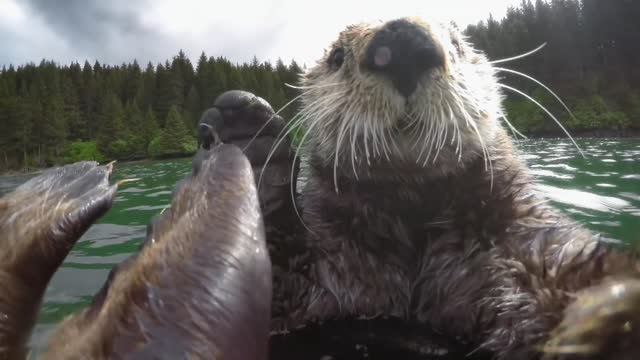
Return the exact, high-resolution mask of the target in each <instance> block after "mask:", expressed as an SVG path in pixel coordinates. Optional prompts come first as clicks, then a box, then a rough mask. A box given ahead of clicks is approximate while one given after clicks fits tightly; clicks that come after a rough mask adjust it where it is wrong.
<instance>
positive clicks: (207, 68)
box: [0, 0, 640, 171]
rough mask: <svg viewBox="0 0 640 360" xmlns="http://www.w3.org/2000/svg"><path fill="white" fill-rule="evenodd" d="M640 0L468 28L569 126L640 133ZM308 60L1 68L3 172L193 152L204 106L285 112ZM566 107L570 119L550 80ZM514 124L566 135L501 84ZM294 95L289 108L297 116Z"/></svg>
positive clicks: (534, 5) (552, 8)
mask: <svg viewBox="0 0 640 360" xmlns="http://www.w3.org/2000/svg"><path fill="white" fill-rule="evenodd" d="M637 19H640V1H635V0H607V1H603V0H551V1H543V0H536V1H531V0H523V1H522V3H521V4H520V5H519V6H517V7H512V8H510V9H508V11H507V14H506V16H505V18H503V19H494V18H491V17H490V18H489V19H488V20H486V21H482V22H480V23H478V24H474V25H470V26H468V27H467V28H466V29H465V30H464V31H465V33H466V35H467V36H468V38H469V40H470V42H472V43H473V44H474V45H475V46H476V47H477V48H478V49H480V50H482V51H484V52H485V53H486V54H487V55H488V56H489V58H490V59H491V60H500V59H506V58H510V57H513V56H516V55H519V54H523V53H526V52H528V51H530V50H532V49H535V48H537V47H538V46H539V45H541V44H543V43H546V46H545V47H544V48H543V49H542V50H540V51H538V52H536V53H534V54H532V55H530V56H527V57H524V58H520V59H517V60H513V61H508V62H504V63H497V64H496V66H497V67H501V68H507V69H509V70H510V71H507V70H500V71H499V74H500V78H501V82H502V83H503V84H505V85H508V86H509V87H512V88H515V89H519V90H520V91H522V92H524V93H526V94H528V95H529V96H531V97H532V98H533V99H535V100H536V101H537V102H538V103H539V104H541V105H543V106H544V107H545V108H547V109H548V110H549V111H550V112H551V113H552V114H554V115H556V116H557V117H558V119H559V120H560V121H561V123H562V124H563V125H564V126H565V127H566V128H567V129H568V130H569V131H570V132H571V133H572V134H573V135H577V136H579V135H585V136H593V135H608V136H624V135H629V134H638V133H640V41H639V40H638V39H640V21H638V20H637ZM302 70H303V69H302V68H301V66H300V65H298V64H297V63H296V62H295V61H292V62H291V63H290V64H285V63H284V62H283V61H281V60H278V61H276V63H275V64H272V63H271V62H268V61H265V62H260V61H259V60H258V59H257V58H254V59H253V61H252V62H250V63H243V64H234V63H232V62H231V61H230V60H228V59H226V58H225V57H223V56H217V57H214V56H210V57H208V56H207V55H206V54H205V53H202V54H201V56H200V57H199V59H198V60H197V63H196V64H193V63H192V62H191V60H190V59H189V57H188V56H187V55H186V54H185V53H184V52H182V51H180V52H179V53H178V54H177V55H176V56H174V57H173V58H172V59H171V60H167V61H165V62H164V63H158V64H153V63H148V64H146V65H142V66H141V65H140V64H139V63H138V62H137V61H135V60H134V61H132V62H130V63H123V64H120V65H109V64H101V63H100V62H98V61H96V62H94V63H89V62H84V64H80V63H72V64H68V65H61V64H58V63H56V62H54V61H51V60H47V59H45V60H42V61H40V62H39V63H37V64H36V63H29V64H20V65H16V64H12V65H5V66H3V67H2V69H1V70H0V171H7V170H28V169H33V168H39V167H45V166H52V165H56V164H61V163H68V162H74V161H78V160H82V159H94V160H98V161H105V160H111V159H122V160H133V159H143V158H151V157H153V158H163V157H174V156H187V155H191V154H193V152H194V151H195V150H196V140H195V128H196V123H197V121H198V119H199V117H200V114H201V113H202V112H203V111H204V110H205V109H207V108H209V107H211V106H212V103H213V101H214V100H215V98H216V97H217V96H218V95H219V94H221V93H222V92H224V91H226V90H230V89H243V90H247V91H251V92H253V93H255V94H257V95H259V96H261V97H263V98H265V99H266V100H267V101H269V102H270V103H271V105H272V106H273V108H274V109H276V110H278V109H280V108H281V107H282V106H283V105H284V104H286V103H287V102H289V101H290V100H292V99H293V98H294V97H295V96H296V95H297V94H298V90H295V89H293V88H290V87H287V86H286V85H285V83H287V84H297V81H298V77H299V74H300V73H301V72H302ZM514 71H515V72H520V73H522V74H525V75H526V76H529V77H531V78H534V79H536V80H538V81H540V82H542V83H544V84H545V85H546V86H548V87H549V88H550V89H552V90H553V91H554V92H555V93H556V94H557V95H559V96H560V98H561V99H562V100H564V101H565V103H566V104H567V105H568V107H569V108H570V109H571V111H572V113H573V114H574V115H575V117H572V116H571V115H570V114H569V112H567V111H566V110H565V109H564V108H563V106H562V105H561V104H560V103H559V101H558V100H557V99H555V98H554V97H553V95H551V94H550V93H549V92H548V91H547V90H546V89H544V87H543V86H541V85H539V84H537V83H536V82H535V81H533V80H531V79H530V78H527V77H526V76H522V75H520V74H517V73H515V72H514ZM505 95H507V98H506V101H505V108H506V110H507V113H508V119H509V121H510V122H511V123H512V124H513V125H514V126H515V127H516V128H517V129H518V130H519V131H520V132H522V133H524V134H527V135H534V136H562V133H561V130H560V128H559V127H558V125H557V124H555V123H554V122H553V120H552V119H551V118H550V117H549V116H548V115H547V114H546V113H545V111H544V110H542V109H541V108H540V107H538V106H537V105H536V104H535V103H534V102H533V101H531V100H530V99H527V98H526V97H525V96H523V95H521V94H518V93H517V92H515V91H511V90H505ZM295 113H296V104H295V103H294V104H293V105H292V106H289V107H288V108H286V109H285V110H284V111H283V112H282V113H281V115H282V116H283V117H284V118H285V119H291V118H292V117H293V116H294V115H295Z"/></svg>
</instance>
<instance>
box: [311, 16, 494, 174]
mask: <svg viewBox="0 0 640 360" xmlns="http://www.w3.org/2000/svg"><path fill="white" fill-rule="evenodd" d="M302 85H303V89H304V91H305V93H304V95H303V97H302V99H303V100H302V102H303V107H302V111H301V116H302V119H303V121H305V123H306V129H307V130H308V134H309V135H308V138H306V139H304V140H305V142H307V141H308V144H310V145H311V149H313V151H312V154H313V156H314V157H315V158H316V159H317V160H320V161H321V162H323V163H324V165H325V166H333V167H334V168H335V169H336V170H335V171H336V172H337V173H338V175H339V176H347V177H351V176H355V177H357V176H361V177H362V176H367V174H369V175H374V174H375V175H374V176H376V177H379V176H380V172H381V171H385V172H389V170H392V169H393V170H395V171H398V170H400V171H411V172H416V171H419V172H422V173H425V174H430V175H434V176H438V175H445V174H451V173H454V172H456V171H457V170H458V169H461V168H464V166H465V164H467V163H468V162H469V161H473V160H474V159H478V158H482V157H483V147H485V146H489V144H491V142H492V139H493V136H494V132H495V129H496V128H497V126H498V118H499V117H500V114H501V111H502V110H501V95H500V91H499V87H498V85H497V80H496V78H495V72H494V69H493V68H492V66H491V64H490V63H489V61H488V60H487V58H486V57H485V56H484V55H482V54H481V53H479V52H478V51H476V50H474V49H473V48H472V47H471V45H470V44H468V43H467V42H466V41H465V39H464V37H463V35H462V34H461V32H460V31H459V30H458V29H457V28H456V27H455V26H454V25H452V24H451V25H442V24H430V23H426V22H424V21H422V20H420V19H414V18H402V19H397V20H393V21H389V22H386V23H377V24H358V25H353V26H349V27H347V28H346V29H345V30H344V31H343V32H342V33H340V35H339V38H338V39H337V40H336V41H335V42H334V43H333V44H332V46H331V48H330V49H328V50H327V51H326V52H325V55H324V57H323V58H322V59H321V60H320V61H318V63H317V64H316V65H315V66H314V67H313V68H311V69H310V70H309V71H308V72H307V73H306V74H304V75H303V79H302Z"/></svg>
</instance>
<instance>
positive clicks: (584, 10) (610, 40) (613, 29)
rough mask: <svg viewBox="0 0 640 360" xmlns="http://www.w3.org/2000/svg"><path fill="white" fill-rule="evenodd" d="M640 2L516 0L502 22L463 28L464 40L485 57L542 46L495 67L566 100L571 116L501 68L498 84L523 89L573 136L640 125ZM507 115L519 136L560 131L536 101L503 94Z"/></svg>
mask: <svg viewBox="0 0 640 360" xmlns="http://www.w3.org/2000/svg"><path fill="white" fill-rule="evenodd" d="M639 18H640V1H637V0H606V1H603V0H552V1H543V0H535V1H531V0H522V2H521V3H520V5H519V6H518V7H515V8H514V7H512V8H510V9H508V11H507V14H506V16H505V18H504V19H502V20H500V21H498V20H496V19H493V18H489V20H488V21H484V22H481V23H479V24H477V25H472V26H469V27H467V29H466V33H467V35H468V36H469V38H470V41H471V42H472V43H473V44H474V45H475V46H476V47H478V48H480V49H482V50H484V51H485V53H487V54H488V55H489V58H490V59H492V60H497V59H504V58H509V57H512V56H515V55H518V54H523V53H526V52H528V51H530V50H532V49H535V48H537V47H538V46H539V45H540V44H542V43H545V42H546V43H547V46H546V47H545V48H544V49H543V50H542V51H540V52H538V53H536V54H534V55H531V56H528V57H525V58H523V59H519V60H516V61H512V62H507V63H502V64H496V66H502V67H506V68H510V69H514V70H518V71H520V72H523V73H525V74H528V75H530V76H532V77H534V78H536V79H538V80H540V81H542V82H543V83H545V84H546V85H548V86H549V87H550V88H551V89H552V90H553V91H554V92H556V93H558V95H559V96H560V97H561V98H562V99H563V100H565V102H567V103H568V105H569V107H570V108H571V109H572V110H573V112H574V114H575V116H576V118H577V120H574V119H572V118H571V117H570V116H569V115H568V114H567V112H566V111H565V110H564V109H563V108H562V107H561V106H560V104H559V103H558V102H557V101H556V100H555V99H554V98H553V97H552V96H551V95H549V94H548V93H546V92H545V91H544V90H543V89H542V88H541V87H540V86H538V85H536V84H534V83H533V82H532V81H530V80H527V79H524V78H522V77H518V76H515V75H510V74H508V73H504V72H503V73H502V74H501V77H502V79H504V81H503V83H505V84H508V85H510V86H512V87H516V88H518V89H521V90H524V91H525V92H526V93H528V94H533V96H534V97H535V98H536V99H537V100H538V101H540V102H541V103H542V104H544V106H545V107H547V108H549V110H551V112H552V113H554V114H556V115H558V117H559V119H560V121H561V122H562V123H563V124H564V125H565V126H567V127H568V128H569V129H571V130H573V131H572V132H573V133H574V134H580V133H581V132H586V133H590V132H593V130H594V129H610V130H611V129H614V130H618V132H621V130H623V129H625V128H626V129H628V128H636V129H639V128H640V21H638V19H639ZM505 93H507V94H509V100H508V101H507V102H506V107H507V111H508V114H509V120H510V121H511V122H512V123H514V125H515V126H516V127H517V128H518V129H519V130H520V131H522V132H525V133H536V132H537V133H559V131H560V129H559V127H558V126H557V125H555V124H554V123H553V122H552V120H550V118H549V117H548V116H547V115H546V114H545V113H544V112H543V111H542V110H541V109H538V108H537V106H536V105H535V104H534V103H533V102H531V101H529V100H526V99H524V98H523V97H521V96H520V95H516V94H513V93H510V92H509V91H508V90H505Z"/></svg>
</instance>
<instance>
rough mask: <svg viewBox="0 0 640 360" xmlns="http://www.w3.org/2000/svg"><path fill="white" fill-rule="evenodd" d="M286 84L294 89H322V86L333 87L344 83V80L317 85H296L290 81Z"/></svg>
mask: <svg viewBox="0 0 640 360" xmlns="http://www.w3.org/2000/svg"><path fill="white" fill-rule="evenodd" d="M284 85H285V86H287V87H290V88H292V89H299V90H307V89H322V88H326V87H331V86H337V85H344V82H337V83H330V84H322V85H315V86H296V85H291V84H288V83H284Z"/></svg>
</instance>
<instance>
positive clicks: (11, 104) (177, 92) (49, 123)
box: [0, 51, 302, 170]
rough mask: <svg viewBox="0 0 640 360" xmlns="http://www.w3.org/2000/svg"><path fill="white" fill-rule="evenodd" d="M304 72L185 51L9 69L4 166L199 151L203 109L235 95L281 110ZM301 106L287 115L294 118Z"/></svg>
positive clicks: (0, 140)
mask: <svg viewBox="0 0 640 360" xmlns="http://www.w3.org/2000/svg"><path fill="white" fill-rule="evenodd" d="M301 71H302V70H301V68H300V67H299V66H298V64H297V63H296V62H295V61H292V63H291V64H289V65H285V64H284V63H283V62H282V61H281V60H278V61H277V62H276V64H275V66H274V65H272V64H271V63H269V62H263V63H260V62H259V61H258V60H257V59H255V58H254V60H253V61H252V62H251V63H249V64H246V63H245V64H240V65H236V64H233V63H231V62H230V61H229V60H227V59H225V58H223V57H217V58H214V57H207V56H206V55H205V54H204V53H203V54H202V55H201V56H200V58H199V60H198V63H197V64H196V66H195V67H194V66H193V65H192V63H191V61H190V60H189V58H188V57H187V56H186V55H185V54H184V53H183V52H182V51H180V53H179V54H178V55H177V56H175V57H174V58H173V59H172V61H166V62H165V63H164V64H162V63H161V64H157V65H153V64H151V63H149V64H148V65H147V66H146V68H145V69H142V68H141V67H140V66H139V64H138V63H137V62H136V61H134V62H132V63H129V64H122V65H120V66H107V65H101V64H100V63H99V62H95V63H94V64H93V65H92V64H90V63H88V62H85V63H84V65H80V64H78V63H73V64H71V65H68V66H59V65H57V64H55V63H54V62H50V61H45V60H43V61H42V62H41V63H40V64H39V65H35V64H27V65H23V66H20V67H18V68H14V67H13V66H9V67H5V68H3V69H2V72H1V73H0V129H1V131H0V170H6V169H20V168H25V167H37V166H47V165H52V164H55V163H61V162H71V161H77V160H80V159H91V158H93V159H97V160H104V159H137V158H145V157H150V156H154V157H162V156H173V155H178V154H190V153H192V152H193V151H194V150H195V138H194V133H195V125H196V123H197V121H198V119H199V116H200V114H201V113H202V112H203V110H205V109H207V108H209V107H211V106H212V105H213V101H214V100H215V98H216V97H217V96H218V95H219V94H221V93H222V92H224V91H226V90H228V89H244V90H248V91H251V92H253V93H255V94H257V95H259V96H262V97H263V98H265V99H266V100H267V101H269V102H270V103H271V104H272V106H273V107H274V109H279V108H280V107H281V106H283V105H284V104H285V103H286V102H287V101H288V100H289V99H292V98H293V97H294V96H295V95H294V94H295V91H294V90H293V89H291V88H289V87H285V86H284V83H289V84H294V83H296V82H297V77H298V74H299V73H300V72H301ZM292 111H294V108H293V107H292V108H290V109H287V110H286V111H284V112H283V114H284V116H285V117H287V118H289V117H291V115H292Z"/></svg>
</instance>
